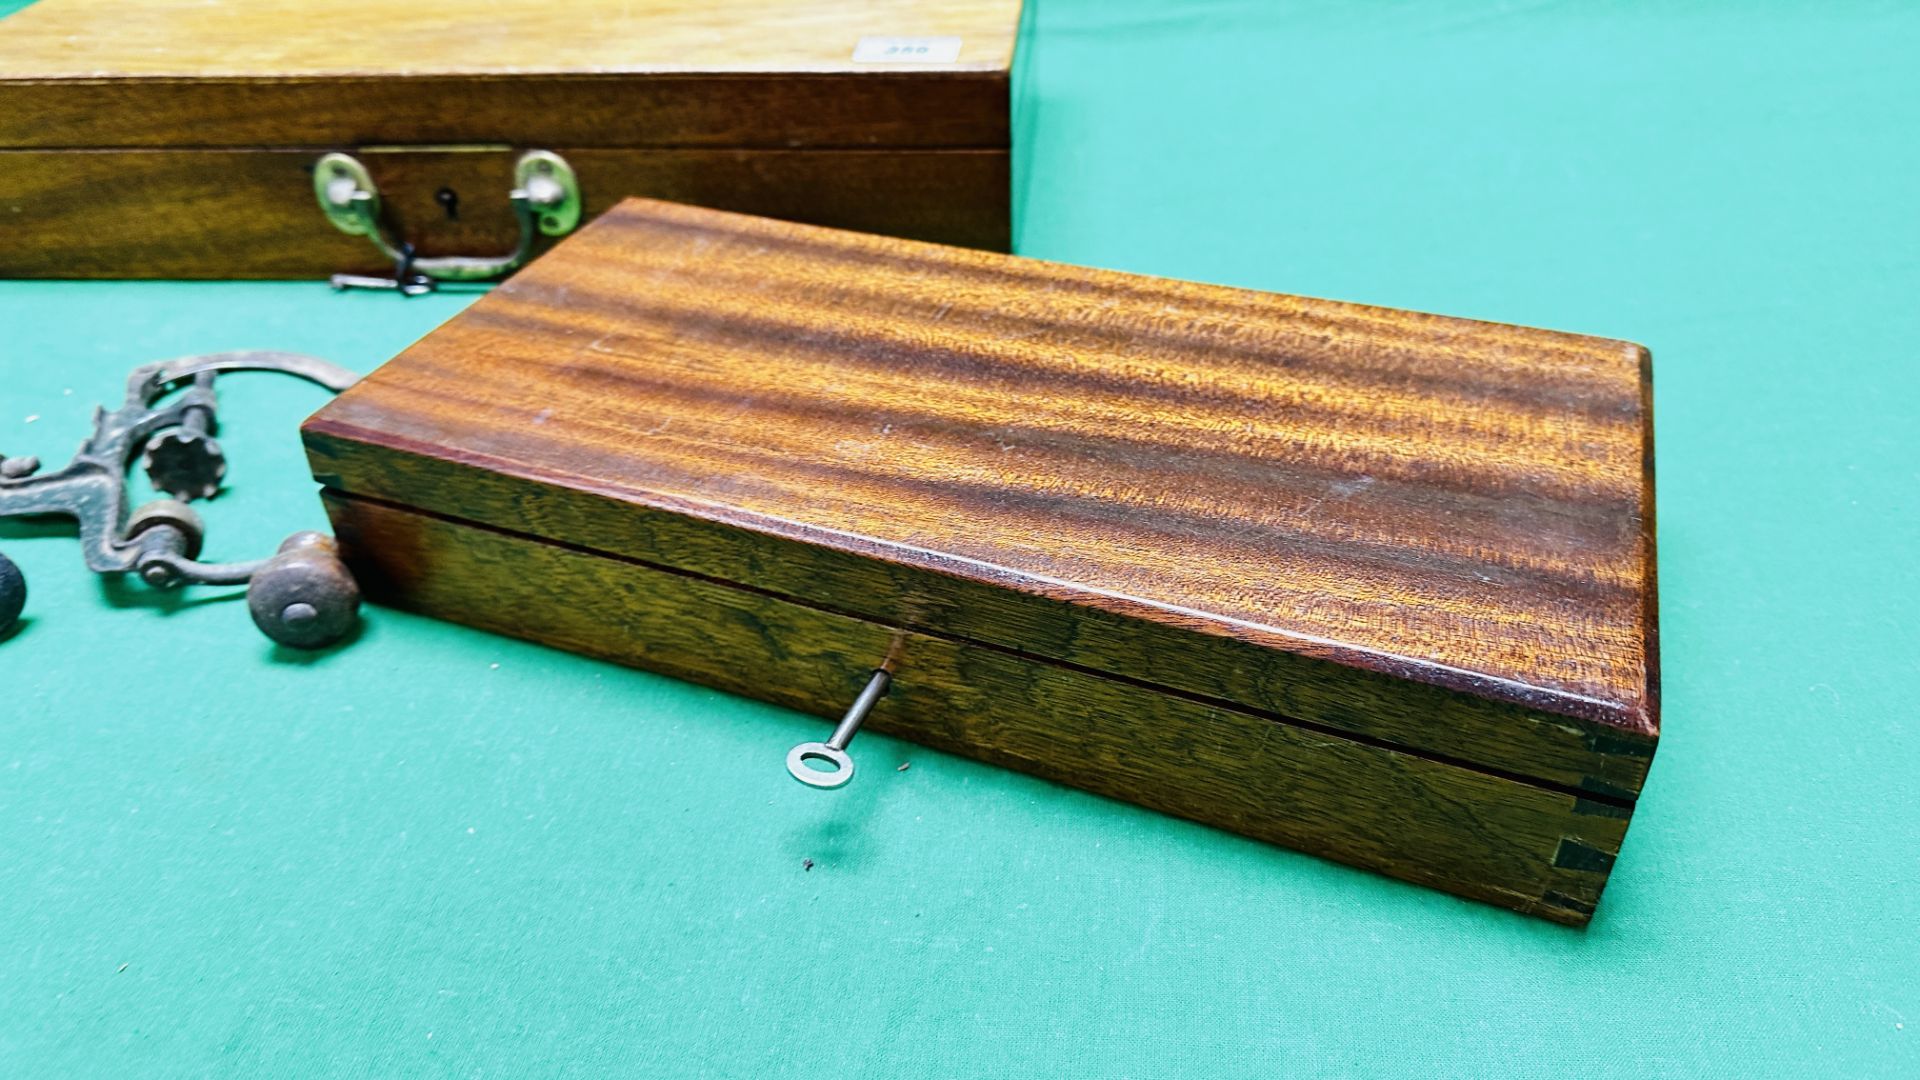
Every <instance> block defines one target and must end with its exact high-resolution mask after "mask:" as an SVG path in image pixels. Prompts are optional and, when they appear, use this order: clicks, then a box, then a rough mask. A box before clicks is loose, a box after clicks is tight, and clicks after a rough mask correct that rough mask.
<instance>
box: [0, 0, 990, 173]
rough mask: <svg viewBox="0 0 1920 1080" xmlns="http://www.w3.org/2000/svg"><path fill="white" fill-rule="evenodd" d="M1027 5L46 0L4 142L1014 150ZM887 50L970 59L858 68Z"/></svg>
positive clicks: (37, 8)
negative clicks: (1011, 139)
mask: <svg viewBox="0 0 1920 1080" xmlns="http://www.w3.org/2000/svg"><path fill="white" fill-rule="evenodd" d="M1019 19H1020V4H1019V0H965V2H962V3H942V4H935V3H928V2H926V0H857V2H853V3H789V2H784V0H716V2H710V3H703V4H689V3H681V2H678V0H675V2H665V0H652V2H647V0H634V2H627V0H586V2H582V3H573V4H566V5H554V4H550V3H532V2H529V0H496V2H493V3H488V4H486V5H481V6H473V7H468V8H465V9H457V10H450V9H447V8H441V7H433V6H427V5H396V4H388V3H379V2H375V0H340V2H338V3H331V4H328V5H326V6H324V7H322V8H315V7H314V6H313V5H311V4H307V3H300V2H296V0H250V2H248V3H230V4H206V3H202V2H199V0H142V2H140V3H133V4H128V3H121V2H117V0H40V2H39V3H36V4H34V5H33V6H31V7H29V8H27V9H25V10H24V11H21V12H19V13H17V14H15V15H13V16H11V17H9V18H8V19H7V20H6V22H5V23H4V24H3V25H0V43H4V47H0V147H12V148H82V149H98V148H105V147H136V146H139V147H268V148H272V147H309V146H326V147H335V146H364V145H373V144H382V143H392V144H403V143H404V144H431V143H506V144H511V145H515V146H545V147H548V148H556V147H559V146H569V145H570V146H598V147H638V146H646V147H670V148H685V147H727V148H743V147H775V148H795V147H802V146H806V147H828V146H834V147H866V146H944V147H974V148H979V147H986V148H994V147H998V148H1004V147H1005V146H1006V145H1007V143H1008V134H1007V104H1006V99H1007V81H1008V72H1009V69H1010V66H1011V62H1012V53H1013V46H1014V39H1015V36H1016V32H1017V29H1018V24H1019ZM868 35H890V36H897V35H937V36H951V37H958V38H960V39H961V42H962V44H961V51H960V56H959V59H958V60H957V61H955V62H951V63H912V64H894V63H880V64H876V63H864V62H855V61H854V60H853V59H852V57H853V51H854V47H855V45H856V44H857V43H858V41H859V40H860V39H861V38H862V37H864V36H868Z"/></svg>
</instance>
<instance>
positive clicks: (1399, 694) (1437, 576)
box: [306, 200, 1658, 804]
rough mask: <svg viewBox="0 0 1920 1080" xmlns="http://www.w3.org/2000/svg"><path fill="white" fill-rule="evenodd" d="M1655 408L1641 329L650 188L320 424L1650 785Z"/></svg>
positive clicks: (1263, 707)
mask: <svg viewBox="0 0 1920 1080" xmlns="http://www.w3.org/2000/svg"><path fill="white" fill-rule="evenodd" d="M1648 401H1649V393H1648V362H1647V355H1646V352H1645V350H1643V349H1641V348H1640V347H1638V346H1634V345H1629V344H1626V343H1623V342H1618V341H1609V340H1604V339H1598V338H1590V337H1581V336H1577V335H1571V334H1561V333H1554V332H1549V331H1543V330H1531V329H1524V328H1519V327H1511V326H1501V325H1495V324H1488V323H1478V322H1472V321H1467V320H1460V319H1449V318H1443V317H1439V316H1432V315H1420V314H1413V313H1408V312H1399V311H1389V310H1385V309H1379V308H1370V307H1364V306H1359V305H1351V304H1340V303H1334V302H1330V301H1322V300H1310V299H1303V298H1298V297H1289V296H1278V295H1271V294H1263V293H1256V292H1249V291H1244V290H1236V289H1227V288H1220V287H1214V286H1206V285H1196V284H1187V283H1181V282H1171V281H1163V280H1156V279H1151V278H1143V277H1137V276H1132V275H1125V274H1117V273H1111V272H1107V271H1100V270H1089V269H1082V268H1076V267H1066V266H1059V265H1053V264H1046V263H1041V262H1035V261H1030V260H1021V259H1015V258H1011V257H1007V256H997V255H992V254H987V253H981V252H970V251H963V250H959V249H952V248H941V247H934V246H929V245H921V244H915V243H912V242H908V241H900V240H893V239H887V238H881V237H873V236H864V235H858V234H853V233H842V232H835V231H831V230H823V229H815V228H809V227H805V226H798V225H791V224H786V223H780V222H775V221H769V220H765V219H759V218H748V217H742V216H737V215H730V214H722V213H718V212H714V211H708V210H701V209H696V208H692V207H685V206H678V205H673V204H666V203H659V202H650V201H645V200H634V201H631V202H628V203H625V204H623V205H622V206H620V207H619V208H617V209H615V210H614V211H612V212H610V213H609V214H607V215H606V216H604V217H603V218H601V219H600V220H599V221H598V222H596V223H595V224H594V225H592V226H591V227H589V228H588V229H586V230H585V231H583V232H582V233H581V234H579V235H577V236H575V237H573V238H571V239H569V240H568V241H566V242H565V243H564V244H563V245H562V246H561V248H560V249H558V250H556V251H555V252H553V253H552V254H550V255H549V256H547V257H546V258H544V259H542V260H541V261H539V262H538V263H536V264H535V265H534V266H532V267H530V268H529V269H527V270H526V271H523V272H522V273H521V274H520V275H518V276H517V277H515V278H514V279H513V280H512V281H510V282H509V283H508V284H506V285H505V286H503V287H501V288H500V289H497V290H495V291H494V292H493V293H491V294H490V295H489V296H487V297H485V298H483V299H482V300H480V301H479V302H478V303H476V304H475V305H474V306H473V307H472V308H470V309H469V310H468V311H467V312H465V313H464V314H462V315H461V316H459V317H457V318H456V319H454V320H453V321H452V322H450V323H449V324H447V325H446V326H445V327H443V328H441V329H440V330H438V331H436V332H434V333H433V334H430V335H428V337H426V338H425V339H423V340H422V341H421V342H420V343H418V344H417V345H415V346H414V347H412V348H411V349H409V350H408V351H406V352H405V353H403V354H402V355H401V356H400V357H399V358H398V359H396V360H395V361H394V362H392V363H390V364H388V365H387V366H385V367H383V368H382V369H380V370H379V371H378V372H376V373H375V374H373V375H372V376H370V377H369V378H368V379H366V380H365V381H363V382H362V383H361V384H360V386H358V387H356V388H355V389H354V390H352V391H350V392H348V393H347V394H345V395H343V396H342V397H340V398H339V399H337V400H336V401H335V402H333V403H332V404H331V405H329V406H328V407H327V408H326V409H323V410H322V411H321V412H320V413H319V414H317V415H316V417H315V418H314V419H312V420H311V421H309V423H308V424H307V426H306V435H307V440H308V446H309V450H310V455H311V458H312V461H313V465H314V470H315V474H316V476H318V477H319V478H320V479H321V480H322V481H323V482H324V483H326V484H327V485H328V486H330V487H333V488H336V489H339V490H342V491H346V492H350V493H353V494H355V495H359V496H364V497H369V498H373V499H379V500H384V501H387V502H391V503H395V504H399V505H403V506H408V507H414V508H418V509H420V510H424V511H427V512H430V513H434V514H440V515H445V516H448V517H452V518H457V519H464V520H468V521H473V522H479V523H482V524H486V525H491V526H495V527H498V528H502V529H505V530H508V531H510V532H513V533H516V534H521V535H525V536H530V537H538V538H544V539H547V540H551V541H558V542H562V543H566V544H571V545H576V546H578V547H581V548H585V549H590V550H594V551H599V552H604V553H608V554H611V555H615V556H620V557H625V558H632V559H637V560H642V561H644V562H647V563H651V564H654V565H657V566H661V567H666V568H671V569H674V570H677V571H682V572H690V573H695V574H700V575H705V576H708V577H711V578H713V579H716V580H720V581H725V582H733V583H737V584H739V585H743V586H746V587H749V588H752V589H755V590H760V591H764V592H767V593H770V594H773V595H776V596H778V597H781V598H782V599H785V600H788V601H791V602H794V603H798V604H801V605H804V606H810V607H816V608H820V609H822V610H827V611H834V612H840V613H844V614H846V615H848V616H850V617H857V618H860V619H864V620H868V621H873V622H878V623H882V624H885V625H890V626H895V627H901V628H906V629H909V630H914V631H919V632H924V633H927V634H930V635H934V636H944V637H950V638H955V639H961V640H966V641H971V642H977V643H980V644H982V645H985V646H988V647H991V648H994V649H1000V650H1007V651H1010V652H1012V653H1015V654H1018V655H1021V656H1025V657H1031V658H1034V659H1036V660H1044V661H1047V662H1050V663H1056V664H1061V665H1067V666H1070V667H1076V668H1084V669H1086V670H1088V671H1091V672H1096V673H1099V674H1101V675H1102V676H1105V677H1109V678H1114V679H1118V680H1125V681H1128V682H1131V683H1138V684H1140V685H1142V686H1145V687H1148V688H1151V689H1153V690H1155V691H1156V692H1165V693H1172V694H1177V695H1190V696H1192V697H1193V698H1195V699H1197V700H1199V701H1201V702H1203V703H1207V704H1206V707H1228V708H1234V709H1244V710H1248V711H1251V712H1254V713H1256V714H1260V715H1265V716H1269V717H1272V718H1275V719H1280V720H1285V721H1291V722H1295V723H1301V724H1308V725H1314V726H1318V727H1324V728H1327V729H1330V730H1336V731H1339V732H1342V733H1345V734H1347V735H1349V736H1352V737H1354V738H1356V739H1362V740H1371V741H1375V742H1377V743H1379V744H1381V745H1383V746H1389V747H1396V748H1401V749H1405V750H1411V751H1417V752H1419V753H1421V754H1424V755H1427V756H1431V757H1435V758H1438V759H1443V760H1449V761H1455V762H1460V763H1466V764H1471V765H1473V766H1474V767H1475V768H1477V769H1481V770H1484V771H1489V772H1492V773H1496V774H1500V775H1511V776H1515V777H1520V778H1525V779H1529V780H1532V781H1535V782H1539V783H1544V784H1549V785H1555V786H1561V787H1565V788H1567V789H1569V790H1576V789H1577V790H1580V791H1584V792H1587V793H1590V794H1593V795H1595V796H1598V797H1600V798H1602V799H1611V800H1615V801H1616V802H1617V803H1620V804H1624V802H1625V801H1627V800H1630V799H1631V798H1632V796H1633V794H1634V793H1635V792H1636V791H1637V790H1638V788H1639V786H1640V783H1641V781H1642V780H1643V779H1644V776H1645V771H1646V766H1647V763H1648V760H1649V758H1650V757H1651V754H1652V749H1653V746H1654V742H1655V739H1656V737H1657V732H1658V673H1657V670H1658V669H1657V650H1656V644H1655V643H1656V633H1655V625H1656V618H1655V603H1654V582H1653V522H1652V491H1651V483H1652V470H1651V448H1650V432H1651V423H1650V417H1649V414H1648ZM608 632H609V633H610V634H611V633H614V632H616V631H615V630H613V629H610V630H609V631H608Z"/></svg>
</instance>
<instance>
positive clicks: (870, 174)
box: [0, 147, 1012, 278]
mask: <svg viewBox="0 0 1920 1080" xmlns="http://www.w3.org/2000/svg"><path fill="white" fill-rule="evenodd" d="M555 149H556V150H558V151H559V152H560V153H561V155H562V156H564V157H565V158H566V159H567V161H568V162H569V163H570V164H572V165H573V167H574V168H575V169H576V170H577V171H578V173H579V176H580V182H581V194H582V197H583V198H584V200H585V205H586V214H587V216H588V217H592V216H594V215H597V214H599V213H601V212H602V211H604V210H605V209H607V208H608V207H609V206H611V205H613V204H614V203H615V202H617V201H619V200H620V199H621V198H623V197H624V196H626V195H629V194H636V193H638V194H650V195H655V196H659V197H661V198H670V199H674V200H676V201H681V202H692V203H699V204H701V205H705V206H716V207H722V208H725V209H731V210H740V211H745V212H750V213H756V214H765V215H769V216H773V217H781V218H788V219H791V220H795V221H807V222H812V223H815V224H821V225H834V226H839V227H842V228H850V229H862V230H866V231H870V232H880V233H886V234H889V235H894V236H907V237H912V238H915V239H920V240H932V241H937V242H940V243H947V244H960V245H963V246H967V247H979V248H999V249H1004V248H1006V247H1007V244H1008V240H1009V236H1010V233H1011V228H1012V226H1011V207H1010V203H1009V200H1010V189H1009V182H1008V174H1007V170H1008V155H1007V152H1006V151H1005V150H915V151H904V150H605V149H593V148H588V149H579V148H572V147H556V148H555ZM317 156H318V155H317V154H316V153H314V152H311V151H299V150H101V151H92V152H87V153H73V152H64V151H44V150H15V151H6V150H0V222H4V223H5V224H4V229H5V240H4V242H0V277H68V278H86V277H102V278H114V277H125V276H128V275H129V274H130V273H134V272H138V273H140V274H142V275H146V276H153V277H168V278H207V277H212V278H235V277H258V278H290V277H309V278H319V277H324V276H326V275H327V274H330V273H337V272H352V273H367V274H378V273H391V272H392V269H393V268H392V267H391V266H390V265H386V264H385V263H384V262H383V261H382V260H381V258H380V254H379V252H378V251H376V250H375V249H374V247H373V245H372V244H370V243H368V242H367V241H366V239H365V238H364V237H358V236H348V235H346V234H345V233H342V232H340V231H339V230H337V229H335V228H334V227H333V226H332V224H331V223H329V222H328V221H327V219H326V217H325V216H324V215H322V214H321V212H320V209H319V208H318V207H317V206H315V205H314V200H313V195H312V178H311V174H310V172H309V170H310V169H311V168H312V167H313V162H314V160H315V158H316V157H317ZM516 156H517V154H516V153H515V152H513V151H510V150H505V149H481V150H399V149H393V150H374V151H363V152H361V153H360V154H359V155H358V157H359V158H360V160H361V161H363V162H365V163H366V165H367V168H368V169H369V170H370V171H371V172H372V174H373V177H374V180H375V182H376V183H377V184H379V185H380V188H381V191H382V193H383V197H384V199H385V202H386V205H387V209H388V216H389V218H390V219H391V220H392V221H393V222H394V223H395V224H396V226H397V228H398V230H399V232H400V235H401V236H402V238H404V239H405V240H406V241H407V242H409V243H411V244H413V245H414V246H415V248H416V249H417V250H418V251H419V252H420V254H422V255H426V256H434V255H475V254H489V253H495V252H505V251H510V250H512V249H513V246H514V243H515V240H516V237H517V227H516V224H515V222H514V219H513V215H512V212H511V210H510V209H509V207H508V203H507V192H508V190H509V189H510V188H511V187H512V184H513V161H514V159H515V157H516ZM443 191H446V192H451V193H452V194H453V195H454V210H453V212H452V213H451V214H449V212H448V210H447V208H446V206H445V205H444V204H443V203H441V202H440V201H438V200H437V198H436V196H438V195H439V193H440V192H443Z"/></svg>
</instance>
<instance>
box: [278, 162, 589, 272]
mask: <svg viewBox="0 0 1920 1080" xmlns="http://www.w3.org/2000/svg"><path fill="white" fill-rule="evenodd" d="M313 194H314V198H316V199H317V200H319V202H320V211H321V212H322V213H324V214H326V215H327V220H328V221H331V222H333V226H334V228H336V229H339V230H340V231H341V232H343V233H346V234H347V235H349V236H364V237H366V238H367V239H369V240H371V241H373V246H374V247H376V248H379V249H380V253H381V254H382V255H385V256H386V257H387V258H388V259H389V260H391V261H392V262H393V266H394V272H393V276H392V277H390V278H384V277H368V276H365V275H361V274H335V275H333V279H332V280H333V287H334V288H336V289H353V288H371V289H398V290H399V291H400V292H401V293H403V294H405V295H408V296H417V295H419V294H421V293H425V292H432V291H433V289H434V287H435V285H436V283H438V282H442V281H490V280H492V279H494V278H497V277H502V276H504V275H506V274H510V273H512V272H513V271H515V270H518V269H519V268H520V267H521V266H522V265H524V264H525V263H526V261H527V260H528V259H529V258H531V257H532V255H533V245H534V239H535V237H536V236H539V235H546V236H565V235H566V234H568V233H570V232H572V231H573V230H574V229H575V228H576V227H577V226H578V225H579V224H580V180H579V178H578V177H576V176H575V175H574V172H573V167H572V166H571V165H568V164H567V162H566V159H564V158H562V157H561V156H560V155H559V154H556V153H554V152H552V151H551V150H529V151H527V152H526V153H524V154H522V155H520V160H519V161H516V162H514V166H513V190H511V191H509V192H508V193H507V201H508V202H509V203H511V204H512V206H513V214H514V217H515V218H516V219H517V220H518V221H519V223H520V241H519V243H518V244H517V245H515V247H514V249H513V250H512V251H511V252H508V253H507V254H505V255H495V256H491V257H477V256H470V255H442V256H436V257H433V258H424V259H423V258H416V257H415V256H414V254H413V248H412V246H411V245H409V244H405V243H400V242H397V241H396V240H395V239H394V232H393V230H392V229H391V228H390V227H389V223H388V221H387V216H386V213H385V211H384V208H383V206H382V204H381V200H380V189H379V187H377V186H376V185H375V184H374V182H373V176H372V174H370V173H369V172H367V167H366V166H365V165H363V164H361V163H360V160H359V159H358V158H356V157H354V156H353V155H351V154H341V153H332V154H326V155H324V156H322V157H321V158H320V160H319V162H318V163H316V164H315V165H314V169H313Z"/></svg>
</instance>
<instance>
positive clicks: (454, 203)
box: [433, 187, 460, 221]
mask: <svg viewBox="0 0 1920 1080" xmlns="http://www.w3.org/2000/svg"><path fill="white" fill-rule="evenodd" d="M433 201H434V202H437V203H439V204H440V208H441V209H443V210H445V211H446V212H447V220H448V221H459V220H460V193H459V192H457V191H455V190H453V189H452V188H450V187H443V188H441V189H440V190H439V191H436V192H434V193H433Z"/></svg>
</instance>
